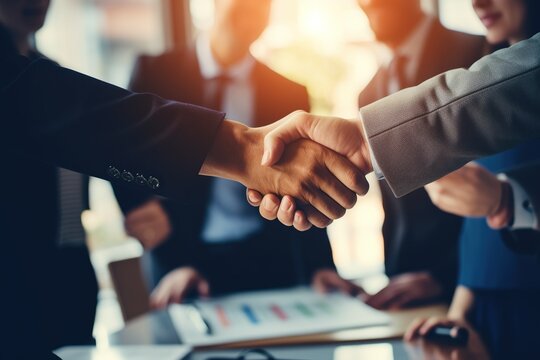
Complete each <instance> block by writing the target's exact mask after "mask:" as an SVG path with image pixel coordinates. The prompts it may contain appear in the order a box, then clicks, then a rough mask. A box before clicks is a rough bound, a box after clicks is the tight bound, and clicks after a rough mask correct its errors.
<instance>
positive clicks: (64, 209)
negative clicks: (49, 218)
mask: <svg viewBox="0 0 540 360" xmlns="http://www.w3.org/2000/svg"><path fill="white" fill-rule="evenodd" d="M85 185H86V184H85V181H84V176H83V175H81V174H79V173H76V172H74V171H71V170H67V169H62V168H59V169H58V197H59V199H58V205H59V208H60V218H59V224H58V245H59V246H60V247H65V246H81V245H84V244H85V239H86V234H85V232H84V228H83V226H82V222H81V213H82V211H83V210H84V209H85V206H84V203H85V201H84V186H85Z"/></svg>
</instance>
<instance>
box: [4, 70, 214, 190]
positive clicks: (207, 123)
mask: <svg viewBox="0 0 540 360" xmlns="http://www.w3.org/2000/svg"><path fill="white" fill-rule="evenodd" d="M5 64H6V63H5V62H4V61H2V65H5ZM7 65H9V69H11V70H12V71H13V72H17V75H16V76H11V77H10V76H9V75H6V70H5V68H4V70H2V73H1V76H2V84H1V86H2V92H1V98H0V104H1V106H0V108H1V109H2V111H3V114H4V116H5V115H6V114H7V119H10V120H11V121H5V122H4V123H3V125H2V126H3V131H2V132H1V133H2V135H1V139H2V144H3V146H6V149H9V150H10V151H13V152H16V153H20V154H23V155H26V156H29V157H33V158H39V159H41V160H44V161H49V162H52V163H54V164H55V165H58V166H62V167H65V168H69V169H72V170H75V171H79V172H84V173H87V174H89V175H92V176H96V177H100V178H105V179H110V178H111V175H110V173H109V170H110V167H114V168H117V169H119V170H120V171H121V172H122V171H126V172H129V173H131V174H132V175H136V174H141V175H143V176H145V177H146V178H147V179H148V178H150V177H151V176H152V177H155V178H156V179H158V180H159V188H158V189H157V192H158V193H161V194H163V195H166V196H172V197H178V196H181V195H182V190H183V189H186V184H187V183H188V182H189V181H192V180H193V179H195V178H196V175H197V174H198V172H199V170H200V167H201V166H202V164H203V162H204V159H205V157H206V154H207V152H208V151H209V149H210V146H211V144H212V141H213V138H214V136H215V134H216V132H217V129H218V128H219V125H220V123H221V121H222V120H223V118H224V114H222V113H220V112H215V111H211V110H207V109H204V108H200V107H196V106H193V105H189V104H183V103H178V102H172V101H166V100H163V99H161V98H159V97H157V96H153V95H150V94H135V93H132V92H129V91H127V90H124V89H121V88H118V87H116V86H113V85H110V84H107V83H104V82H101V81H99V80H96V79H93V78H91V77H88V76H85V75H82V74H79V73H77V72H74V71H70V70H67V69H64V68H61V67H59V66H56V65H55V64H53V63H51V62H50V61H47V60H37V61H34V62H32V63H29V64H28V63H27V64H25V65H24V66H20V65H19V64H16V65H12V64H7ZM114 180H115V181H123V180H117V179H114Z"/></svg>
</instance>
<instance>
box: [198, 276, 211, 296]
mask: <svg viewBox="0 0 540 360" xmlns="http://www.w3.org/2000/svg"><path fill="white" fill-rule="evenodd" d="M197 292H198V293H199V296H201V297H209V296H210V284H209V283H208V281H206V280H205V279H201V280H200V281H199V284H198V285H197Z"/></svg>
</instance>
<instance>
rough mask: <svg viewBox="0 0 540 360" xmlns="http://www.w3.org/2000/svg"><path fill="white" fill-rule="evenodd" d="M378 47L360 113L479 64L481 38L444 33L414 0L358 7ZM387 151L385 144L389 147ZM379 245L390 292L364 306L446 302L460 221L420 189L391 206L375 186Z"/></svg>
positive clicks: (387, 194) (391, 199)
mask: <svg viewBox="0 0 540 360" xmlns="http://www.w3.org/2000/svg"><path fill="white" fill-rule="evenodd" d="M358 3H359V5H360V6H361V7H362V9H363V10H364V11H365V12H366V14H367V16H368V18H369V21H370V24H371V27H372V29H373V31H374V33H375V35H376V38H377V40H378V41H380V42H382V43H384V44H385V45H386V46H387V47H388V48H389V49H390V52H391V54H390V57H391V59H390V61H389V62H388V63H387V64H384V65H382V66H381V68H380V69H379V71H378V72H377V73H376V74H375V76H374V77H373V79H372V80H371V82H370V83H369V84H368V85H367V87H366V88H365V89H364V90H363V91H362V93H361V94H360V96H359V104H360V107H363V106H365V105H368V104H370V103H372V102H375V101H376V100H379V99H382V98H384V97H385V96H387V95H390V94H391V93H393V92H396V91H398V90H400V89H403V88H406V87H410V86H414V85H418V84H419V83H421V82H423V81H424V80H427V79H429V78H431V77H432V76H435V75H437V74H439V73H442V72H444V71H447V70H449V69H453V68H459V67H468V66H470V65H471V64H472V63H473V62H474V61H475V60H477V59H478V58H480V57H481V55H482V51H483V49H484V41H483V38H482V37H479V36H472V35H467V34H463V33H459V32H455V31H450V30H448V29H445V28H444V27H443V26H442V25H441V23H440V22H439V20H438V19H435V18H432V17H430V16H428V15H426V14H424V13H423V12H422V9H421V6H420V1H419V0H400V1H385V0H373V1H369V2H368V1H364V0H358ZM389 146H390V144H389ZM380 186H381V193H382V200H383V206H384V211H385V220H384V224H383V237H384V249H385V268H386V274H387V275H388V276H389V277H390V283H389V285H388V286H387V287H386V288H384V289H383V290H381V292H379V293H378V294H375V295H374V296H372V297H371V298H370V299H369V300H368V303H370V304H371V305H373V306H375V307H378V308H391V307H402V306H406V305H409V304H413V303H418V302H425V301H432V300H440V299H446V300H450V298H451V295H452V293H453V289H454V288H455V281H456V276H457V252H456V249H457V240H458V236H459V233H460V228H461V223H462V220H461V218H459V217H456V216H453V215H450V214H447V213H445V212H443V211H441V210H439V209H438V208H437V207H436V206H434V205H433V204H432V203H431V201H430V199H429V196H428V195H427V193H426V191H425V190H424V189H419V190H416V191H414V192H413V193H411V194H408V195H406V196H404V197H401V198H399V199H396V198H395V196H394V195H393V193H392V191H391V190H390V188H389V187H388V185H387V184H386V182H384V181H382V182H380Z"/></svg>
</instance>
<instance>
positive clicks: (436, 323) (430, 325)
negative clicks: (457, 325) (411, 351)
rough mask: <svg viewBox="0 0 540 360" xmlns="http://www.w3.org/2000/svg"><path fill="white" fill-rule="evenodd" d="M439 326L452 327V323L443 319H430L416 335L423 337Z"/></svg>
mask: <svg viewBox="0 0 540 360" xmlns="http://www.w3.org/2000/svg"><path fill="white" fill-rule="evenodd" d="M439 325H452V321H450V320H448V319H445V318H440V317H432V318H430V319H428V320H427V321H426V322H425V323H424V324H423V325H422V326H421V327H420V330H418V333H419V334H420V335H422V336H425V335H426V334H427V333H428V332H430V331H431V329H433V328H434V327H436V326H439Z"/></svg>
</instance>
